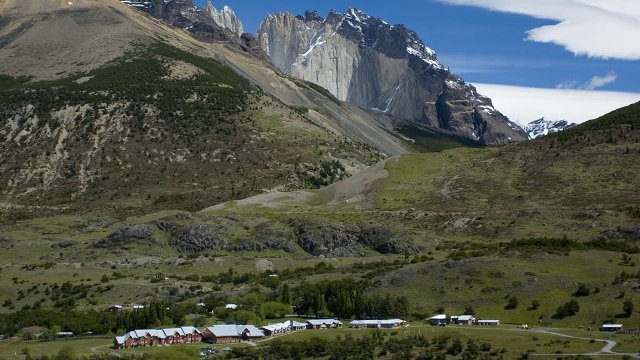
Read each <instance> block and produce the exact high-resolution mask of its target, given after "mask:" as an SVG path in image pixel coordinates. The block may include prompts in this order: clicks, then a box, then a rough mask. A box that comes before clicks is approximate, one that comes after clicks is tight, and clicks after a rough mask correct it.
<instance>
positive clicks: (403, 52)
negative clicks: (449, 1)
mask: <svg viewBox="0 0 640 360" xmlns="http://www.w3.org/2000/svg"><path fill="white" fill-rule="evenodd" d="M258 41H259V43H260V46H261V47H262V49H263V50H264V51H265V52H266V53H267V55H269V57H270V59H271V62H272V63H273V64H274V65H275V66H276V67H278V68H279V69H281V70H282V71H284V72H286V73H288V74H290V75H292V76H294V77H297V78H300V79H303V80H307V81H310V82H313V83H315V84H317V85H320V86H322V87H324V88H326V89H327V90H329V91H330V92H331V93H332V94H333V95H334V96H336V97H337V98H338V99H340V100H343V101H347V102H350V103H353V104H356V105H358V106H361V107H363V108H367V109H371V110H374V111H379V112H383V113H387V114H391V115H394V116H396V117H398V118H400V119H404V120H407V121H410V122H416V123H419V124H421V125H428V126H432V127H436V128H440V129H444V130H447V131H450V132H452V133H454V134H457V135H461V136H464V137H467V138H471V139H474V140H477V141H479V142H481V143H484V144H504V143H508V142H511V141H520V140H526V139H527V135H526V134H525V133H524V131H523V130H522V129H521V128H520V127H519V126H518V125H516V124H514V123H512V122H510V121H509V120H508V119H507V118H506V117H505V116H504V115H502V114H501V113H500V112H499V111H497V110H496V109H495V108H494V107H493V105H492V102H491V99H489V98H487V97H485V96H482V95H480V94H478V93H477V91H476V89H475V87H473V86H472V85H470V84H466V83H465V82H464V81H463V80H462V79H461V78H460V77H458V76H456V75H454V74H452V73H451V72H449V70H448V69H447V68H446V67H445V66H443V65H442V64H441V63H440V62H439V61H438V59H437V56H436V53H435V51H434V50H432V49H430V48H429V47H427V46H426V45H425V44H424V43H423V42H422V40H420V39H419V38H418V36H417V34H416V33H415V32H414V31H412V30H409V29H407V28H405V27H404V26H403V25H390V24H388V23H386V22H384V21H383V20H381V19H379V18H374V17H371V16H368V15H367V14H365V13H363V12H362V11H359V10H357V9H355V8H351V9H349V10H348V12H347V13H346V14H340V13H337V12H335V11H331V12H330V13H329V15H328V16H327V17H326V18H322V17H321V16H320V15H319V14H318V13H317V12H306V13H305V15H304V16H293V15H291V14H289V13H277V14H272V15H268V16H267V17H266V18H265V19H264V21H263V22H262V23H261V24H260V27H259V30H258Z"/></svg>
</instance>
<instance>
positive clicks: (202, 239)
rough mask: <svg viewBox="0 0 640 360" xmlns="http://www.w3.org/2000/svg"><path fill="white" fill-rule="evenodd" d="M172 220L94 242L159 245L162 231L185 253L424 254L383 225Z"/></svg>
mask: <svg viewBox="0 0 640 360" xmlns="http://www.w3.org/2000/svg"><path fill="white" fill-rule="evenodd" d="M174 220H175V219H163V220H157V221H154V222H151V223H148V224H139V225H133V226H127V227H123V228H119V229H117V230H115V231H113V232H112V233H111V234H109V235H108V236H106V237H105V238H103V239H101V240H99V241H97V242H96V243H95V244H94V245H93V246H94V247H96V248H111V249H113V248H127V247H130V246H133V245H136V244H141V245H149V244H160V243H161V241H160V240H157V239H159V238H162V236H158V235H160V234H161V233H163V232H164V233H168V235H169V241H168V245H169V246H170V247H172V248H174V249H176V250H177V251H179V252H182V253H200V252H204V251H231V252H242V251H265V250H269V249H274V250H284V251H286V252H288V253H299V254H303V253H304V254H306V255H311V256H316V257H350V256H357V257H362V256H366V255H367V253H368V252H371V251H375V252H377V253H380V254H408V255H415V254H417V253H419V252H420V249H419V248H418V247H416V246H414V245H411V235H408V234H404V233H402V232H401V231H398V230H395V229H392V228H389V227H384V226H379V225H378V226H371V225H359V226H349V225H344V224H341V223H334V222H329V221H326V220H319V219H297V220H291V221H289V222H270V221H263V222H260V223H259V224H258V225H255V226H251V225H247V224H246V223H245V221H246V219H242V218H231V217H218V218H212V219H208V223H207V224H205V223H201V222H198V221H193V222H191V224H189V225H185V226H180V225H178V224H177V223H176V222H175V221H174ZM238 227H243V228H244V229H247V228H248V229H249V231H248V234H247V235H248V236H244V237H243V236H240V237H238V235H237V233H238ZM256 239H259V240H256Z"/></svg>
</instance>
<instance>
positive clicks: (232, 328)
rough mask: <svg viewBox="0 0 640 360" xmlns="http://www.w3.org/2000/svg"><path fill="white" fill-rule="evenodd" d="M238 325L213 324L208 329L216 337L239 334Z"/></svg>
mask: <svg viewBox="0 0 640 360" xmlns="http://www.w3.org/2000/svg"><path fill="white" fill-rule="evenodd" d="M236 327H237V325H213V326H210V327H208V328H207V329H208V330H209V331H210V332H211V333H212V334H213V335H215V336H216V337H221V336H239V335H240V334H239V333H238V330H237V329H236Z"/></svg>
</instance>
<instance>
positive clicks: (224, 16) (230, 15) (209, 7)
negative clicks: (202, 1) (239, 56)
mask: <svg viewBox="0 0 640 360" xmlns="http://www.w3.org/2000/svg"><path fill="white" fill-rule="evenodd" d="M204 9H205V11H206V12H207V13H209V15H211V17H212V18H213V20H214V21H215V22H216V24H218V25H219V26H221V27H223V28H225V29H229V30H230V31H231V32H233V33H234V34H237V35H238V36H241V35H242V34H243V33H244V30H243V28H242V22H241V21H240V19H238V17H237V16H236V14H235V12H233V10H232V9H231V8H230V7H228V6H226V5H225V6H224V7H223V8H222V10H220V11H218V10H216V8H215V7H214V6H213V4H212V3H211V1H207V4H206V5H205V7H204Z"/></svg>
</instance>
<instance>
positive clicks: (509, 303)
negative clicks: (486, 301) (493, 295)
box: [504, 296, 518, 310]
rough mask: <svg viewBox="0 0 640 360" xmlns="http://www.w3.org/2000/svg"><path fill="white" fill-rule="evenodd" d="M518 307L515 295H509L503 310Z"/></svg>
mask: <svg viewBox="0 0 640 360" xmlns="http://www.w3.org/2000/svg"><path fill="white" fill-rule="evenodd" d="M517 307H518V298H517V297H515V296H509V300H507V305H506V306H505V307H504V308H505V310H513V309H516V308H517Z"/></svg>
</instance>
